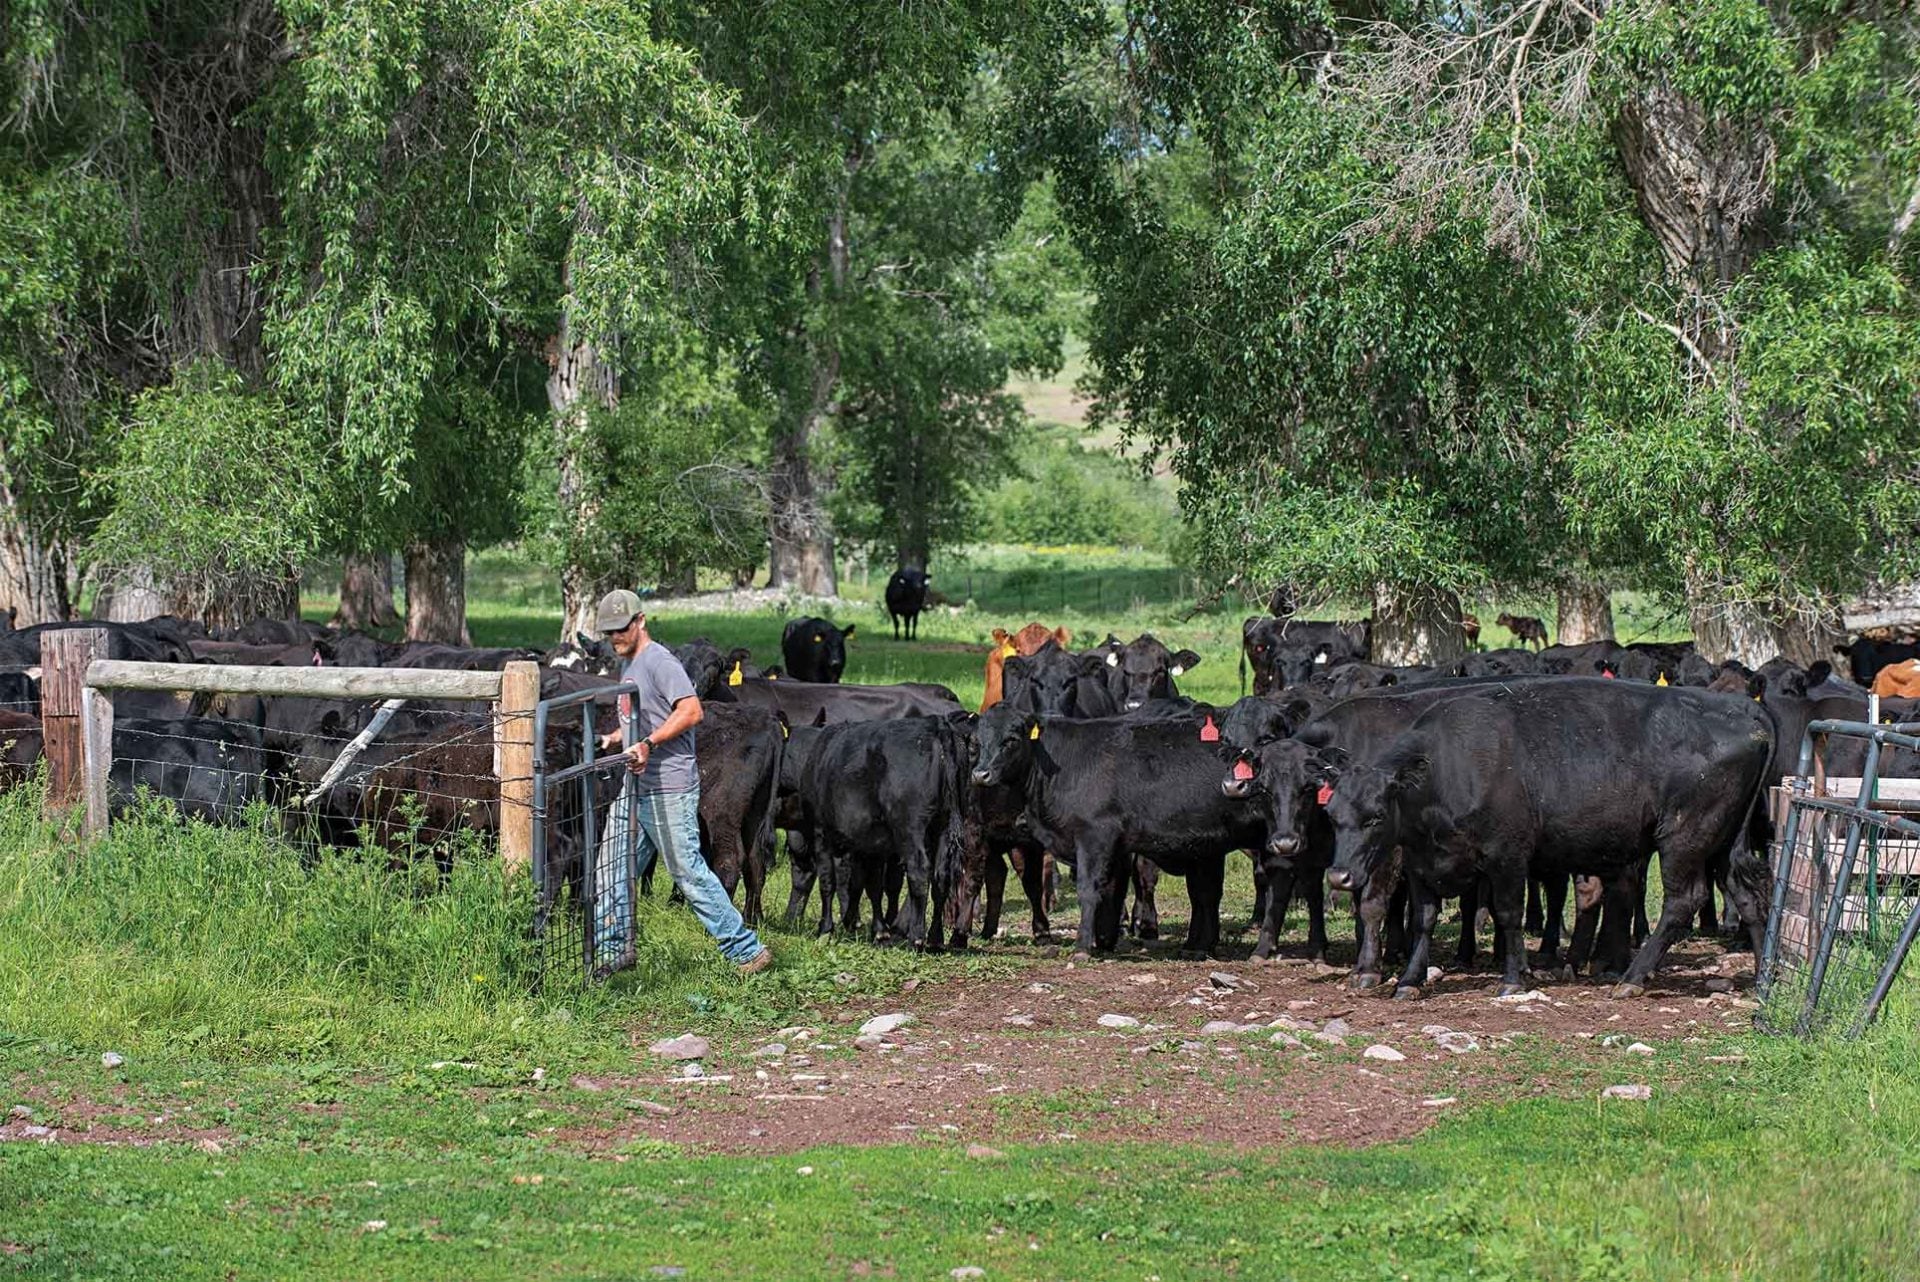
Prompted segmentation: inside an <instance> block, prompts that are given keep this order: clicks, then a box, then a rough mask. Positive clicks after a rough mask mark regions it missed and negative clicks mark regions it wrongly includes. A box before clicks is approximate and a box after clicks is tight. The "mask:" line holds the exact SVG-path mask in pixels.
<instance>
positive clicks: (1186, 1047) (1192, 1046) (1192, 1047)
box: [1180, 1042, 1207, 1053]
mask: <svg viewBox="0 0 1920 1282" xmlns="http://www.w3.org/2000/svg"><path fill="white" fill-rule="evenodd" d="M1180 1049H1181V1050H1183V1051H1186V1052H1188V1053H1192V1052H1194V1051H1203V1050H1205V1049H1207V1044H1206V1043H1205V1042H1181V1043H1180Z"/></svg>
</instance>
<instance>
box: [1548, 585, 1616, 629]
mask: <svg viewBox="0 0 1920 1282" xmlns="http://www.w3.org/2000/svg"><path fill="white" fill-rule="evenodd" d="M1559 616H1560V617H1559V619H1558V620H1557V621H1556V625H1555V627H1554V631H1553V635H1554V640H1555V642H1557V643H1558V644H1560V645H1585V644H1586V643H1587V642H1589V641H1611V640H1613V597H1612V594H1611V593H1609V592H1608V591H1607V589H1606V588H1605V587H1603V586H1602V585H1600V584H1598V583H1591V582H1587V581H1585V580H1575V581H1573V582H1570V583H1564V584H1562V585H1561V586H1560V611H1559Z"/></svg>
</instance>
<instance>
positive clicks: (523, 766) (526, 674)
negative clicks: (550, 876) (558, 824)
mask: <svg viewBox="0 0 1920 1282" xmlns="http://www.w3.org/2000/svg"><path fill="white" fill-rule="evenodd" d="M539 702H540V665H539V664H537V663H528V662H518V663H509V664H508V665H507V666H506V668H505V669H504V670H503V671H502V672H501V674H500V701H499V703H497V704H496V705H494V719H493V745H494V754H493V755H494V760H495V761H497V762H498V763H499V765H498V767H497V769H498V773H499V776H500V866H501V868H502V869H503V870H504V871H505V872H507V873H509V874H520V873H524V872H526V870H527V869H528V868H530V867H532V865H533V713H534V709H535V707H536V706H537V705H538V704H539Z"/></svg>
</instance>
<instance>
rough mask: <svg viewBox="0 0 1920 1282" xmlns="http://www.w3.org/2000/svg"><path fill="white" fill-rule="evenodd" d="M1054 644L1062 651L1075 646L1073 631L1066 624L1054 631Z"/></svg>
mask: <svg viewBox="0 0 1920 1282" xmlns="http://www.w3.org/2000/svg"><path fill="white" fill-rule="evenodd" d="M1053 643H1054V644H1055V645H1057V646H1059V647H1060V648H1061V649H1062V650H1064V649H1066V648H1067V647H1068V646H1070V645H1072V644H1073V630H1072V629H1070V628H1068V627H1066V626H1065V625H1064V624H1063V625H1061V626H1060V627H1057V628H1055V629H1054V630H1053Z"/></svg>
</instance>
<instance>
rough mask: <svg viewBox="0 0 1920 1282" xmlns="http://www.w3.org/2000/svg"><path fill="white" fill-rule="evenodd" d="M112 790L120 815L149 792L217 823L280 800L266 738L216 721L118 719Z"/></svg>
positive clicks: (187, 813) (187, 812)
mask: <svg viewBox="0 0 1920 1282" xmlns="http://www.w3.org/2000/svg"><path fill="white" fill-rule="evenodd" d="M107 788H108V792H109V795H110V798H111V805H112V808H113V811H114V813H116V814H118V813H120V812H122V811H124V810H126V809H127V808H128V807H129V806H130V805H131V804H132V803H133V799H134V796H135V794H136V792H137V791H138V790H139V789H141V788H145V789H148V790H149V791H151V792H152V793H153V794H154V795H156V796H160V797H164V798H166V799H167V800H168V801H170V802H172V803H173V807H174V809H175V810H177V811H178V812H179V813H180V815H181V816H182V817H184V818H191V819H202V820H206V821H207V822H209V823H232V822H234V821H235V820H237V819H238V818H239V817H240V812H241V811H243V810H245V809H246V807H247V806H248V805H250V804H252V803H253V802H256V801H268V800H271V799H272V798H271V795H270V791H269V780H268V774H267V754H266V752H265V750H264V749H263V747H262V743H261V735H260V731H259V730H258V729H257V728H256V727H253V726H247V725H239V724H236V723H234V722H231V721H222V720H220V719H218V718H215V717H180V718H175V719H169V720H157V719H152V718H146V717H129V718H126V719H124V720H118V719H116V720H115V722H114V726H113V765H112V767H111V769H109V770H108V772H107Z"/></svg>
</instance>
